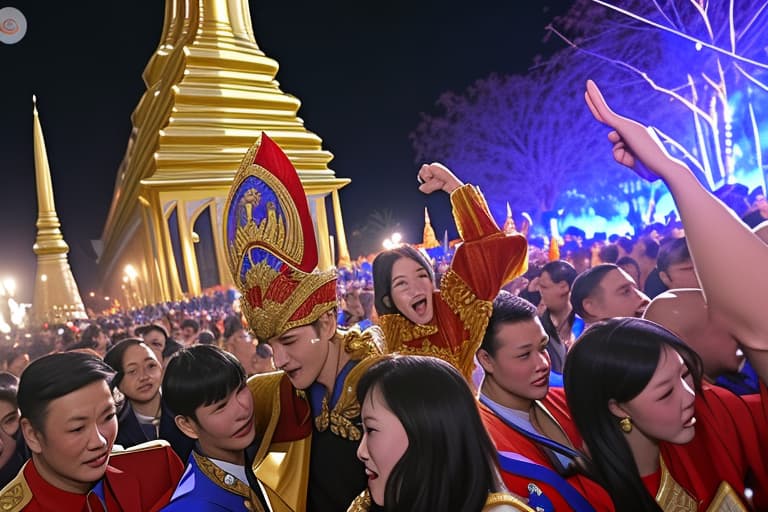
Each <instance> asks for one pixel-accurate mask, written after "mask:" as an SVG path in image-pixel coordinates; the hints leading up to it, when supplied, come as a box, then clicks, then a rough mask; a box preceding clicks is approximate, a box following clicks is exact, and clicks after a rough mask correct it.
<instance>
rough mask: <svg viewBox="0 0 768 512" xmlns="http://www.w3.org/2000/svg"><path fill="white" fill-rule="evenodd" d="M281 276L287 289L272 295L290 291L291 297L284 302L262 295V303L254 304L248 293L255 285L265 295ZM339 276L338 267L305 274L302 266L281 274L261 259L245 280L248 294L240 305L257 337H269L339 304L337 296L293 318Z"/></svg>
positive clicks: (311, 320)
mask: <svg viewBox="0 0 768 512" xmlns="http://www.w3.org/2000/svg"><path fill="white" fill-rule="evenodd" d="M277 279H283V280H285V286H286V290H285V292H286V293H276V294H272V293H271V294H270V295H272V296H275V297H284V296H286V295H287V298H286V299H285V300H284V301H283V302H276V301H273V300H269V299H266V298H265V299H262V304H261V306H259V307H256V308H253V307H251V305H250V303H249V301H248V297H247V294H248V293H249V292H250V291H251V290H253V289H258V290H259V291H260V292H261V294H262V297H264V296H265V295H266V292H267V290H268V289H269V288H270V287H271V286H272V285H273V283H274V282H275V280H277ZM335 279H336V273H335V272H334V271H328V272H319V271H315V272H312V273H310V274H305V273H303V272H300V271H298V270H291V271H289V272H288V273H287V274H280V273H279V272H277V271H276V270H274V269H273V268H272V267H270V266H269V264H268V263H267V262H266V261H260V262H259V263H256V264H255V265H254V266H253V267H252V268H251V269H250V270H248V273H247V274H246V276H245V284H244V285H243V286H242V287H241V291H242V292H243V295H245V296H244V297H243V300H241V302H240V307H241V308H242V310H243V314H244V315H245V317H246V318H247V319H248V325H249V326H250V328H251V331H253V334H254V335H255V336H256V338H257V339H259V340H268V339H269V338H272V337H274V336H277V335H278V334H281V333H284V332H286V331H288V330H290V329H293V328H294V327H300V326H302V325H308V324H311V323H312V322H314V321H315V320H317V319H318V318H319V317H320V315H322V314H323V313H324V312H325V311H328V310H329V309H331V308H332V307H334V306H336V301H335V300H332V301H329V302H322V303H319V304H315V305H314V307H313V308H312V311H311V313H309V314H308V315H304V316H302V317H301V318H298V319H296V320H292V321H289V320H290V318H291V316H293V314H294V313H295V312H296V310H297V309H298V308H299V307H300V306H302V305H303V304H304V303H305V302H306V301H307V300H308V299H309V298H310V297H311V296H312V295H313V294H314V293H315V292H316V291H317V290H319V289H320V288H321V287H322V286H324V285H326V284H327V283H329V282H331V281H334V280H335Z"/></svg>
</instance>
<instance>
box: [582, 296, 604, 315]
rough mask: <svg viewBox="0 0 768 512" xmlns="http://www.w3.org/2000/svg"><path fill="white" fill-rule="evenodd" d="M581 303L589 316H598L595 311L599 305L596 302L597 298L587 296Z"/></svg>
mask: <svg viewBox="0 0 768 512" xmlns="http://www.w3.org/2000/svg"><path fill="white" fill-rule="evenodd" d="M581 305H582V306H583V307H584V312H585V313H586V314H587V315H589V316H590V317H591V318H597V317H598V314H597V311H598V309H599V307H600V305H599V304H598V301H597V300H595V299H593V298H592V297H587V298H586V299H584V300H583V301H582V302H581Z"/></svg>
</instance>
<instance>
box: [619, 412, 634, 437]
mask: <svg viewBox="0 0 768 512" xmlns="http://www.w3.org/2000/svg"><path fill="white" fill-rule="evenodd" d="M619 427H621V431H622V432H624V433H625V434H629V433H630V432H632V419H631V418H630V417H629V416H627V417H626V418H622V419H621V421H619Z"/></svg>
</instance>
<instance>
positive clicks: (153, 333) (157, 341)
mask: <svg viewBox="0 0 768 512" xmlns="http://www.w3.org/2000/svg"><path fill="white" fill-rule="evenodd" d="M136 336H139V337H141V339H142V340H144V343H146V344H147V346H148V347H149V348H151V349H152V352H154V353H155V355H156V356H157V360H158V361H160V363H163V364H164V363H165V349H166V346H167V345H168V341H169V337H168V331H167V330H166V329H165V326H164V325H163V324H160V323H154V324H147V325H142V326H140V327H137V328H136ZM169 355H170V354H169Z"/></svg>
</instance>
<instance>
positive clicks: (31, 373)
mask: <svg viewBox="0 0 768 512" xmlns="http://www.w3.org/2000/svg"><path fill="white" fill-rule="evenodd" d="M113 374H114V372H113V371H112V368H110V367H109V366H108V365H107V363H105V362H104V361H102V360H101V359H100V358H99V357H97V356H93V355H90V354H86V353H83V352H61V353H58V354H50V355H47V356H43V357H41V358H40V359H37V360H35V361H33V362H32V363H31V364H30V365H29V366H27V368H26V369H25V370H24V373H22V374H21V379H20V380H19V393H18V402H19V410H20V411H21V417H22V418H27V419H28V420H29V422H30V423H31V424H32V426H33V427H34V428H35V429H36V430H39V431H42V430H43V424H44V423H45V417H46V414H47V409H48V404H49V403H50V402H52V401H53V400H55V399H57V398H60V397H62V396H64V395H68V394H70V393H72V392H74V391H77V390H78V389H81V388H83V387H85V386H87V385H89V384H91V383H93V382H97V381H99V380H103V381H105V382H107V384H109V382H110V380H111V379H112V376H113Z"/></svg>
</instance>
